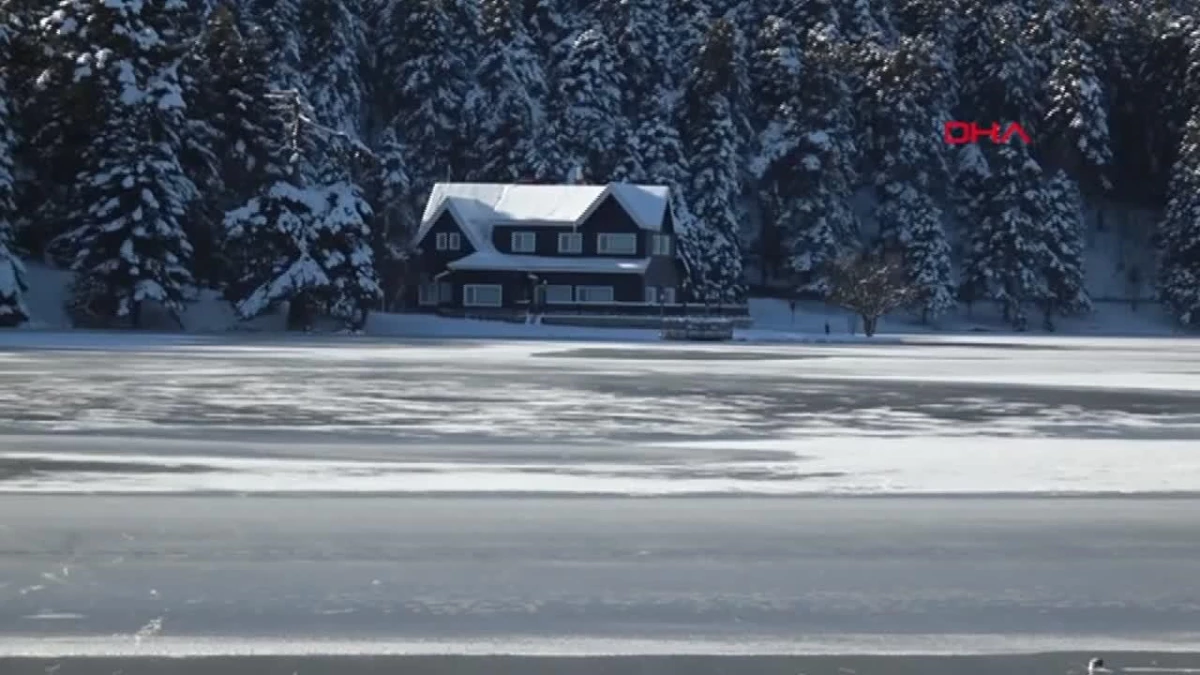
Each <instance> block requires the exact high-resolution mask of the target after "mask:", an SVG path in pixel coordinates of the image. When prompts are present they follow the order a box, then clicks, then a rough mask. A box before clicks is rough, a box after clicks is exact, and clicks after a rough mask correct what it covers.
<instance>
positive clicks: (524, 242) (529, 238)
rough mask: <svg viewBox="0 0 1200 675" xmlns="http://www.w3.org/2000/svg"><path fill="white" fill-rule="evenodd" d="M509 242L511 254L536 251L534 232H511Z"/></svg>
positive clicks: (535, 235) (535, 234)
mask: <svg viewBox="0 0 1200 675" xmlns="http://www.w3.org/2000/svg"><path fill="white" fill-rule="evenodd" d="M511 242H512V252H513V253H533V252H535V251H537V233H535V232H513V233H512V239H511Z"/></svg>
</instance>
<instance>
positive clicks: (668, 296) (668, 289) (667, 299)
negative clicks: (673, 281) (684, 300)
mask: <svg viewBox="0 0 1200 675" xmlns="http://www.w3.org/2000/svg"><path fill="white" fill-rule="evenodd" d="M662 303H663V304H664V305H673V304H675V288H674V287H673V286H663V288H662Z"/></svg>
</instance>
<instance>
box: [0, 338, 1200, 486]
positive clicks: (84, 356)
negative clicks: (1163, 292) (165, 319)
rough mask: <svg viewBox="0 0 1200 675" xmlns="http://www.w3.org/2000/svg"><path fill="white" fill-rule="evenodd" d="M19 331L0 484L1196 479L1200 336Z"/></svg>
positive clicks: (9, 368)
mask: <svg viewBox="0 0 1200 675" xmlns="http://www.w3.org/2000/svg"><path fill="white" fill-rule="evenodd" d="M4 339H5V340H7V342H8V345H9V346H8V348H7V349H4V350H3V351H0V378H3V381H4V382H5V386H4V387H3V388H0V433H2V434H3V435H2V436H0V491H26V492H27V491H79V490H83V491H90V492H196V491H200V492H214V491H215V492H242V493H247V492H313V491H319V492H357V493H362V492H373V493H410V494H415V493H443V494H445V493H489V494H496V493H520V494H531V493H538V494H611V495H673V494H675V495H677V494H690V495H697V494H759V495H790V494H813V493H818V494H824V493H842V494H863V493H867V494H897V493H905V494H913V493H921V494H931V493H933V494H938V493H1023V494H1028V493H1125V492H1153V493H1163V492H1193V491H1197V490H1200V453H1197V452H1195V451H1194V448H1195V447H1196V442H1197V441H1198V440H1200V343H1198V342H1196V341H1184V340H1070V339H1063V340H1053V341H1052V340H1045V339H1042V340H1038V339H1027V340H1024V341H1021V342H1011V343H1003V342H997V341H991V342H988V341H981V342H979V343H977V344H937V343H935V344H912V345H879V346H875V345H870V346H824V347H818V346H775V347H772V346H768V345H738V346H721V347H710V348H698V347H690V348H685V347H669V346H664V345H662V344H653V343H648V344H627V345H621V344H608V345H604V344H586V343H537V342H524V343H513V342H508V343H502V342H464V341H458V342H446V343H436V342H417V343H398V342H388V341H383V340H372V339H354V338H343V339H332V340H325V341H319V340H307V341H306V340H302V339H295V340H290V341H284V342H279V341H271V340H269V339H266V338H253V337H248V338H243V339H241V340H240V341H239V340H236V339H227V338H196V337H172V336H161V337H156V336H110V335H104V334H98V335H91V336H89V335H87V334H84V335H67V336H64V335H55V334H37V333H26V334H16V335H15V336H13V335H9V336H5V338H4ZM55 347H59V348H55ZM64 348H72V349H64ZM0 349H3V343H0Z"/></svg>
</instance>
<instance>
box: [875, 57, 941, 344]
mask: <svg viewBox="0 0 1200 675" xmlns="http://www.w3.org/2000/svg"><path fill="white" fill-rule="evenodd" d="M934 51H935V48H934V45H932V44H931V43H930V42H929V41H928V40H926V39H925V38H908V37H905V38H902V39H901V41H900V44H899V45H898V47H897V48H896V49H895V50H894V51H888V52H884V53H881V54H880V55H879V58H878V61H877V63H876V64H875V66H874V67H873V68H872V70H871V72H870V74H869V76H868V78H867V89H868V90H869V91H871V92H874V93H873V97H872V99H871V101H870V104H869V110H870V120H871V127H870V128H871V129H872V131H873V133H872V134H871V136H870V146H871V155H872V160H873V164H874V167H875V182H876V188H877V197H878V206H877V208H876V212H875V218H876V221H877V223H878V225H879V237H880V241H879V244H880V247H881V248H882V250H883V251H886V252H892V253H896V254H899V255H900V256H901V259H902V260H903V264H904V269H905V272H906V274H907V275H908V280H909V283H911V284H912V285H913V287H914V288H913V293H914V297H915V299H916V302H917V303H918V304H917V306H916V309H917V310H918V311H920V313H921V317H922V319H923V320H930V319H935V318H937V317H938V316H939V315H940V314H942V313H943V312H945V311H946V310H947V309H949V308H950V307H952V306H953V304H954V296H953V293H952V285H951V278H950V274H951V261H950V246H949V244H948V242H947V239H946V232H945V229H944V226H943V224H942V211H941V209H940V208H938V206H937V204H936V202H935V200H934V190H935V189H936V184H937V182H938V181H940V180H942V179H943V177H944V176H945V175H946V169H945V165H944V157H943V155H942V145H941V143H942V140H941V138H940V133H939V132H940V127H941V123H942V121H943V120H942V119H941V116H940V115H939V111H938V110H937V109H936V105H935V104H936V102H937V97H938V91H939V85H940V82H939V79H940V78H939V77H938V73H939V71H938V69H937V67H936V64H935V63H934V62H933V57H934Z"/></svg>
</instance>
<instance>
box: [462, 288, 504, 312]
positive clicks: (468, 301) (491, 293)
mask: <svg viewBox="0 0 1200 675" xmlns="http://www.w3.org/2000/svg"><path fill="white" fill-rule="evenodd" d="M502 297H503V292H502V290H501V287H500V285H499V284H466V285H464V286H463V305H464V306H466V307H499V306H500V304H501V302H500V301H501V298H502Z"/></svg>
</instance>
